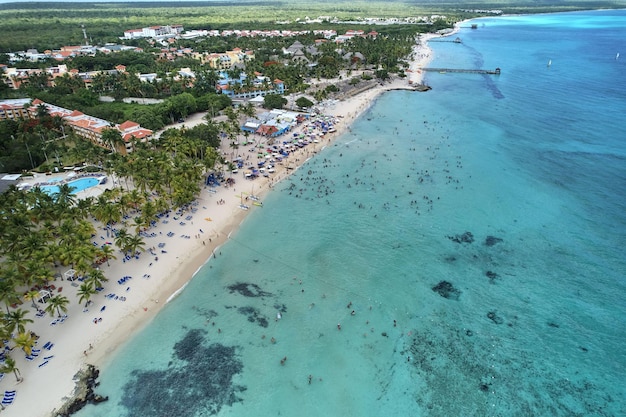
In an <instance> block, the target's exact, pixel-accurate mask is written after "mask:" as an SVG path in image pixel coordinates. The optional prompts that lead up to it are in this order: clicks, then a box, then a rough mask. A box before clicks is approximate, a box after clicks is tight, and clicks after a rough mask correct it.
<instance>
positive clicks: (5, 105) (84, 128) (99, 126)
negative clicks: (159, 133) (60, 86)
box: [0, 99, 153, 153]
mask: <svg viewBox="0 0 626 417" xmlns="http://www.w3.org/2000/svg"><path fill="white" fill-rule="evenodd" d="M41 105H43V106H45V107H46V108H47V110H48V114H49V115H50V116H52V117H54V116H58V117H60V118H62V119H63V120H64V121H65V124H66V125H67V126H69V127H70V128H71V129H72V130H73V131H74V132H75V133H76V134H77V135H78V136H80V137H83V138H85V139H89V140H90V141H91V142H93V143H94V144H96V145H98V146H102V147H103V148H107V149H111V145H110V144H109V143H104V142H103V141H102V132H103V131H104V130H106V129H117V130H118V131H119V132H120V134H121V136H122V139H123V140H124V143H125V146H124V147H122V148H121V149H118V151H120V152H122V153H129V152H132V151H133V144H134V143H135V141H140V142H145V141H147V140H150V139H151V138H152V134H153V132H152V130H150V129H146V128H143V127H141V126H140V125H139V123H135V122H133V121H130V120H127V121H125V122H124V123H122V124H120V125H116V124H114V123H111V122H108V121H106V120H103V119H99V118H97V117H93V116H89V115H86V114H84V113H82V112H80V111H78V110H68V109H65V108H63V107H59V106H55V105H53V104H48V103H45V102H43V101H41V100H39V99H34V100H32V102H31V100H30V99H18V100H3V101H0V120H5V119H18V118H19V119H28V118H31V119H32V118H35V117H37V110H38V107H39V106H41Z"/></svg>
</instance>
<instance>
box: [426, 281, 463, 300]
mask: <svg viewBox="0 0 626 417" xmlns="http://www.w3.org/2000/svg"><path fill="white" fill-rule="evenodd" d="M432 290H433V291H434V292H436V293H437V294H439V295H440V296H442V297H443V298H447V299H449V300H456V301H458V300H459V296H460V295H461V290H459V289H457V288H454V285H452V283H451V282H448V281H441V282H439V284H437V285H435V286H434V287H433V288H432Z"/></svg>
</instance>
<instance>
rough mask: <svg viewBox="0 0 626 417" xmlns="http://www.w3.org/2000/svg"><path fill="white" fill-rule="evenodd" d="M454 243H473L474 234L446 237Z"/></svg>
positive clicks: (467, 233) (466, 233)
mask: <svg viewBox="0 0 626 417" xmlns="http://www.w3.org/2000/svg"><path fill="white" fill-rule="evenodd" d="M446 237H447V238H448V239H450V240H451V241H453V242H454V243H472V242H474V235H473V234H472V232H465V233H463V234H461V235H454V236H446Z"/></svg>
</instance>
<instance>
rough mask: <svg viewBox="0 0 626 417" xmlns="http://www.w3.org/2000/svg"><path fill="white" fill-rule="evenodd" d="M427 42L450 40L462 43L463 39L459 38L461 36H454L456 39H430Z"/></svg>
mask: <svg viewBox="0 0 626 417" xmlns="http://www.w3.org/2000/svg"><path fill="white" fill-rule="evenodd" d="M428 42H452V43H462V42H463V41H462V40H461V38H456V39H447V38H446V39H438V38H435V39H431V40H429V41H428Z"/></svg>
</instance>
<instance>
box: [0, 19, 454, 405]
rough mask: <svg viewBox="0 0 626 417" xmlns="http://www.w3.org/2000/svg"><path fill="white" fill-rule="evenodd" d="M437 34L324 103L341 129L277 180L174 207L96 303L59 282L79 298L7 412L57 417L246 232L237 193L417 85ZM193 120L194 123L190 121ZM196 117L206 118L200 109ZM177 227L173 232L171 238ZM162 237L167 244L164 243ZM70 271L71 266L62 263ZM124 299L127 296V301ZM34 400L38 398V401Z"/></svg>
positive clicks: (263, 191)
mask: <svg viewBox="0 0 626 417" xmlns="http://www.w3.org/2000/svg"><path fill="white" fill-rule="evenodd" d="M462 23H463V22H460V23H458V24H456V25H455V28H454V30H453V31H452V32H451V33H448V34H446V36H450V35H452V34H454V33H456V32H457V31H458V30H459V25H460V24H462ZM438 36H440V35H437V34H421V35H420V37H419V40H420V42H419V44H417V45H415V46H414V48H413V51H412V60H411V62H410V71H408V72H409V74H407V75H408V76H407V77H406V78H399V77H395V78H394V79H392V81H389V82H385V83H384V84H378V85H375V86H374V87H373V88H370V89H367V90H365V91H363V92H360V93H358V94H355V95H354V96H352V97H349V98H347V99H344V100H341V101H337V102H335V103H334V104H332V105H326V106H324V108H322V109H321V112H322V113H323V114H324V115H326V116H331V117H334V118H335V120H336V121H337V124H336V125H335V127H336V131H335V132H333V133H327V134H326V135H324V136H322V137H320V140H319V143H310V144H309V145H307V146H306V147H304V148H301V149H298V150H297V151H295V152H293V154H292V155H290V156H289V158H288V159H287V160H286V161H285V162H284V164H283V165H279V164H277V165H276V173H275V174H272V176H271V177H270V178H265V177H259V178H258V179H256V180H253V181H254V182H250V183H248V182H247V181H246V180H245V179H244V178H243V176H242V175H241V174H240V175H238V176H237V181H236V183H235V184H234V186H232V187H226V186H221V187H219V188H217V189H215V192H208V188H207V187H206V186H205V187H203V188H202V189H201V191H200V194H199V195H198V198H197V199H196V202H197V205H195V206H193V207H192V210H191V211H190V210H186V211H184V212H181V213H180V215H178V214H173V213H170V216H169V218H168V219H167V220H166V219H161V221H159V222H158V224H157V226H155V227H152V228H150V229H149V230H147V233H149V234H151V235H154V236H150V237H146V238H144V241H145V246H146V249H147V250H146V251H145V252H144V253H142V254H141V256H139V257H137V259H132V258H131V259H130V260H128V261H126V260H122V259H121V258H122V256H121V254H119V253H118V252H117V251H116V256H118V259H115V260H112V261H110V264H109V265H107V264H106V263H105V264H103V265H102V266H101V268H102V270H103V272H104V273H105V276H106V277H107V278H108V279H109V281H108V283H107V284H106V286H105V290H104V291H103V294H102V295H100V294H98V295H97V296H95V297H94V299H93V304H92V305H90V306H89V307H88V308H84V306H82V305H79V304H77V303H76V301H75V300H77V299H78V297H76V296H75V294H76V290H77V288H76V287H75V286H74V285H73V283H70V282H63V281H55V282H54V284H55V285H56V286H57V287H65V291H64V292H63V294H65V295H67V296H68V298H70V300H72V302H71V303H70V305H69V308H68V312H67V315H68V319H67V321H66V322H64V323H63V324H58V325H50V324H49V323H50V322H51V321H52V320H53V319H54V318H53V317H48V316H47V315H46V316H44V317H43V318H35V319H34V320H35V322H34V323H33V325H32V328H33V331H35V333H37V334H38V335H39V336H40V339H39V343H38V345H37V346H36V347H35V348H36V349H42V345H43V344H44V343H46V342H48V341H50V342H52V343H53V344H54V347H53V348H52V349H49V350H44V349H42V353H44V352H45V355H41V356H46V355H50V356H46V357H50V359H49V360H46V361H45V363H44V362H42V360H41V359H40V358H36V360H35V361H33V362H26V361H25V360H24V358H23V357H22V356H21V355H15V356H17V358H16V362H17V366H18V368H19V369H20V371H21V374H22V377H23V378H24V381H23V382H19V383H16V382H15V378H14V377H13V376H12V375H5V376H4V378H3V381H1V389H4V390H17V395H16V397H15V402H14V403H13V404H11V405H9V406H7V408H6V409H5V410H3V411H2V415H4V416H24V415H28V416H32V417H39V416H41V417H44V416H45V417H48V416H56V415H57V412H58V411H59V409H60V408H61V407H62V406H64V404H67V403H68V402H69V401H70V400H71V399H72V398H73V397H74V395H75V392H76V384H75V382H74V381H73V379H72V378H73V377H74V376H75V375H76V374H77V373H78V372H79V370H80V369H83V368H85V367H86V366H87V365H88V364H89V365H94V366H96V367H97V368H101V367H103V366H106V364H107V363H108V362H109V361H111V360H113V359H114V355H115V353H116V351H117V350H118V348H119V347H120V346H121V345H123V344H124V343H125V342H126V341H127V340H129V339H130V338H132V336H133V335H135V334H136V333H137V332H139V331H141V330H142V329H143V328H145V326H147V325H149V324H150V323H151V322H152V321H153V320H154V319H155V317H156V316H157V315H158V314H159V312H160V311H161V310H162V309H163V307H164V306H165V305H166V304H167V302H169V301H171V300H173V299H175V298H176V296H177V295H178V294H180V293H181V292H182V291H184V290H185V287H186V286H187V284H188V283H189V282H190V281H191V280H192V279H193V278H194V277H195V275H196V274H197V273H198V272H199V271H200V269H201V268H202V267H203V266H204V265H205V264H207V263H208V262H210V260H211V258H212V257H213V258H215V257H217V256H219V249H220V248H221V247H222V246H223V245H224V243H225V242H226V241H227V240H228V239H229V238H230V236H231V235H232V234H233V233H234V232H237V231H238V230H239V228H240V227H241V225H242V224H243V222H244V221H245V219H246V218H247V215H248V213H249V212H250V211H252V210H255V209H262V207H255V206H251V207H250V210H247V211H244V210H241V209H240V208H239V199H236V198H233V194H234V196H235V197H238V198H241V196H242V195H243V193H248V192H249V191H250V190H249V188H250V187H251V186H252V187H253V189H254V191H255V194H257V195H259V196H260V197H264V196H266V195H267V194H268V193H269V192H270V191H271V190H272V188H273V187H274V185H276V184H278V183H279V182H280V181H282V180H284V179H286V178H288V177H289V176H290V175H291V174H292V173H293V172H295V171H297V169H298V168H300V167H301V166H302V165H303V164H304V163H305V162H306V161H308V160H309V159H310V158H312V157H313V156H315V155H317V154H319V153H320V152H321V151H323V150H324V149H325V148H326V147H328V146H329V145H332V144H333V143H334V141H335V140H336V139H337V138H338V137H340V136H341V135H342V134H343V133H344V132H346V131H347V130H348V129H349V128H350V126H351V125H352V123H354V121H355V120H356V119H357V118H358V117H359V116H361V115H362V114H363V113H364V112H366V111H367V110H368V109H369V108H370V107H371V105H373V103H374V102H375V101H376V99H377V98H378V97H379V96H380V95H381V94H383V93H385V92H387V91H391V90H400V89H402V90H413V91H415V88H414V86H415V85H416V84H419V83H421V82H422V81H423V74H422V73H421V71H419V69H420V68H422V67H424V66H425V65H426V64H427V63H428V62H429V61H430V60H431V59H432V50H431V49H430V47H429V46H428V44H427V42H428V41H429V40H430V39H432V38H434V37H438ZM409 80H410V81H411V84H409ZM189 119H191V118H189ZM189 119H188V121H187V125H189V123H190V121H191V120H189ZM195 119H197V120H196V121H197V122H198V123H201V115H200V116H199V117H197V118H195ZM183 126H184V125H183ZM170 127H171V126H170ZM298 129H302V127H299V128H295V129H294V130H293V131H292V132H297V131H298ZM292 132H289V135H291V134H292ZM225 147H226V148H227V145H226V146H225ZM225 147H223V150H225V149H224V148H225ZM243 151H244V149H239V151H238V152H239V153H241V154H243V153H244V152H243ZM229 152H230V151H229ZM252 155H255V156H256V154H255V153H249V156H248V158H250V159H251V158H252ZM244 156H245V155H244ZM290 168H292V169H290ZM222 201H223V203H221V202H222ZM193 210H196V211H195V212H194V211H193ZM187 219H190V220H187ZM194 222H195V224H194ZM118 227H119V225H118ZM129 227H130V226H129ZM205 229H206V230H205ZM104 233H105V232H104V231H103V230H98V235H100V236H99V237H98V236H96V238H95V240H98V239H99V238H100V241H98V243H100V242H104V241H106V240H107V239H112V238H109V237H106V238H105V237H104ZM170 233H173V234H174V235H173V236H170V235H169V234H170ZM192 236H193V237H192ZM157 241H158V242H159V245H158V248H157ZM161 243H164V246H163V247H161ZM148 248H151V249H148ZM65 269H68V268H63V270H65ZM59 272H61V273H62V272H63V271H62V270H59ZM124 276H132V279H129V280H128V281H127V282H124V283H123V284H120V285H118V284H117V283H116V281H117V280H119V279H120V278H122V277H124ZM59 291H60V290H59ZM67 293H69V294H67ZM105 294H115V295H114V298H113V297H112V298H106V297H105ZM120 294H121V295H120ZM122 298H123V299H124V301H120V300H122ZM160 300H163V301H160ZM166 300H167V301H166ZM25 308H26V306H25ZM98 319H100V320H98ZM58 327H62V328H61V329H59V328H58ZM42 364H43V365H42ZM35 398H37V401H32V400H33V399H35ZM29 400H30V401H29Z"/></svg>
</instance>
